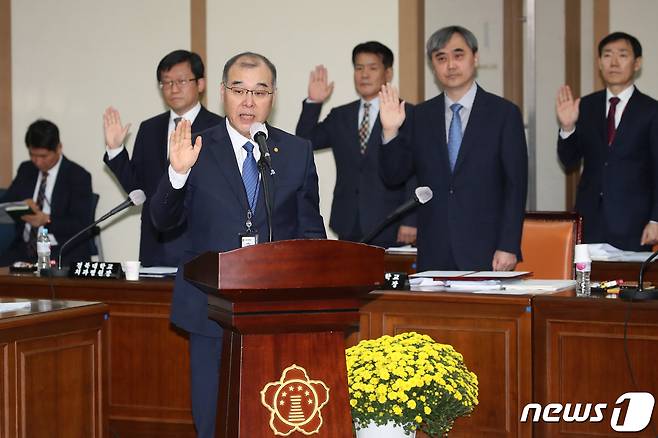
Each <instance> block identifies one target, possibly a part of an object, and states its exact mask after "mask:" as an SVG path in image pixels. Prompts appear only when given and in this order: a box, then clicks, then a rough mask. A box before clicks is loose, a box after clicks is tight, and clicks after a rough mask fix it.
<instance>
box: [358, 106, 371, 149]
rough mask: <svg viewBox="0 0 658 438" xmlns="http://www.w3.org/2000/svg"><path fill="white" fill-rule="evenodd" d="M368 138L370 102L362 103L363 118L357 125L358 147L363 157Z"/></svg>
mask: <svg viewBox="0 0 658 438" xmlns="http://www.w3.org/2000/svg"><path fill="white" fill-rule="evenodd" d="M368 138H370V102H364V103H363V118H362V119H361V125H359V146H360V151H361V155H365V153H366V149H367V148H368Z"/></svg>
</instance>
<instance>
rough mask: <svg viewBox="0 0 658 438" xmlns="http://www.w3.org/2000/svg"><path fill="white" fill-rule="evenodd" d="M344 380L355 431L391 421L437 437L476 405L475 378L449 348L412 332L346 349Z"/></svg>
mask: <svg viewBox="0 0 658 438" xmlns="http://www.w3.org/2000/svg"><path fill="white" fill-rule="evenodd" d="M346 358H347V380H348V384H349V393H350V405H351V407H352V419H353V420H354V424H355V427H356V429H361V428H364V427H367V425H368V424H369V423H370V422H373V423H375V424H378V425H383V424H386V423H388V422H393V423H395V424H396V425H398V426H401V427H403V428H404V430H405V431H407V432H411V431H415V430H417V429H420V430H422V431H423V432H425V433H427V434H428V435H430V436H443V434H445V433H446V432H448V431H449V430H450V429H451V428H452V425H453V423H454V421H455V420H456V419H457V418H458V417H460V416H463V415H468V414H470V413H471V412H472V411H473V409H474V408H475V406H476V405H477V403H478V399H477V397H478V381H477V376H476V375H475V374H474V373H472V372H470V371H469V370H468V369H467V368H466V366H465V365H464V360H463V357H462V355H461V354H460V353H458V352H457V351H455V349H454V348H453V347H452V346H451V345H445V344H439V343H437V342H435V341H434V340H433V339H432V338H430V337H429V336H427V335H421V334H418V333H415V332H408V333H401V334H399V335H397V336H393V337H391V336H382V337H381V338H378V339H373V340H363V341H361V342H359V344H358V345H356V346H354V347H351V348H348V349H347V351H346Z"/></svg>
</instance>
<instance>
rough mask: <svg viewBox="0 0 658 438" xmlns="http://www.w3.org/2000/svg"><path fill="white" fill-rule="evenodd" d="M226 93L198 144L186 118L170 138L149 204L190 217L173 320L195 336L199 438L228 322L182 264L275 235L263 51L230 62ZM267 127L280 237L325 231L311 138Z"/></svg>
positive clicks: (166, 223)
mask: <svg viewBox="0 0 658 438" xmlns="http://www.w3.org/2000/svg"><path fill="white" fill-rule="evenodd" d="M220 92H221V96H222V101H223V105H224V112H225V114H226V121H225V123H222V124H220V125H218V126H216V127H214V128H210V129H207V130H205V131H203V132H201V133H199V134H198V136H196V139H195V140H194V142H193V141H192V134H191V129H190V124H189V122H188V121H183V122H181V123H180V124H179V126H178V128H176V130H175V131H174V133H173V135H172V138H171V145H170V148H171V153H170V162H171V164H170V166H169V169H168V172H167V174H166V175H165V176H164V177H163V178H162V180H161V181H160V184H159V185H158V188H157V191H156V193H155V194H154V195H153V198H152V201H151V206H150V207H151V216H152V218H153V222H154V224H155V225H156V226H157V227H158V229H168V228H171V227H176V226H178V225H180V224H182V223H186V224H187V229H186V233H185V238H186V240H185V242H186V250H185V255H184V257H183V260H182V263H181V266H180V267H179V270H178V274H177V276H176V283H175V286H174V295H173V299H172V304H171V309H172V311H171V321H172V322H173V323H174V324H175V325H176V326H178V327H180V328H182V329H184V330H186V331H187V332H189V334H190V368H191V377H192V384H191V387H192V413H193V416H194V423H195V426H196V428H197V434H198V435H197V436H199V437H214V431H215V415H216V406H217V394H218V385H219V383H218V380H219V361H220V354H221V341H222V330H221V328H220V327H219V325H218V324H217V323H216V322H214V321H212V320H209V319H208V312H207V305H208V301H207V296H206V294H205V293H203V292H202V291H201V290H199V289H198V288H196V287H195V286H193V285H192V284H191V283H189V282H188V281H186V280H185V279H184V276H183V269H182V264H183V263H184V262H187V261H189V260H191V259H192V258H194V257H196V256H198V255H200V254H202V253H204V252H206V251H212V252H224V251H229V250H232V249H235V248H238V247H240V246H241V243H243V242H246V241H247V239H246V238H248V237H252V238H253V237H254V236H258V239H259V240H260V241H261V242H264V241H266V240H267V239H268V234H269V233H268V226H267V217H266V212H265V197H264V196H265V193H264V190H263V184H262V181H261V180H260V177H259V176H258V174H257V170H255V169H256V162H257V161H258V160H259V159H260V151H259V148H258V146H255V142H254V141H253V140H251V136H250V133H249V129H250V127H251V125H252V124H253V123H254V122H265V121H266V120H267V118H268V116H269V114H270V111H271V110H272V104H273V102H274V93H275V92H276V69H275V67H274V65H272V63H271V62H270V61H269V60H268V59H267V58H265V57H264V56H262V55H259V54H255V53H251V52H246V53H241V54H239V55H236V56H234V57H233V58H231V59H230V60H228V61H227V63H226V65H225V66H224V72H223V76H222V85H221V90H220ZM266 130H267V131H268V140H267V142H268V144H269V148H270V152H271V163H272V168H273V169H274V170H275V174H274V175H270V174H269V173H268V174H267V178H268V179H269V186H270V187H271V192H272V194H271V196H270V201H271V205H272V235H273V239H274V240H283V239H301V238H324V237H326V234H325V230H324V225H323V222H322V217H321V216H320V211H319V195H318V177H317V173H316V170H315V164H314V161H313V149H312V146H311V144H310V142H309V141H308V140H303V139H301V138H299V137H295V136H293V135H291V134H288V133H286V132H284V131H281V130H279V129H277V128H274V127H271V126H270V127H267V128H266ZM254 146H255V147H254ZM243 238H244V239H243ZM245 269H249V267H248V266H246V267H245Z"/></svg>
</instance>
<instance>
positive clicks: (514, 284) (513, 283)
mask: <svg viewBox="0 0 658 438" xmlns="http://www.w3.org/2000/svg"><path fill="white" fill-rule="evenodd" d="M575 286H576V280H548V279H546V280H542V279H537V278H533V279H529V280H506V281H504V282H503V287H504V288H505V290H506V291H525V292H528V291H547V292H555V291H559V290H565V289H569V288H572V287H575Z"/></svg>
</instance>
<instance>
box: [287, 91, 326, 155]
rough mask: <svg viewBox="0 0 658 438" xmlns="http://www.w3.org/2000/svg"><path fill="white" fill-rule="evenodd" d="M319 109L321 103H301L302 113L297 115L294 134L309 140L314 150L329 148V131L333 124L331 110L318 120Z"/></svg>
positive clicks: (320, 109)
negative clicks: (321, 119)
mask: <svg viewBox="0 0 658 438" xmlns="http://www.w3.org/2000/svg"><path fill="white" fill-rule="evenodd" d="M320 111H322V104H321V103H307V102H306V101H304V102H303V103H302V113H301V114H300V115H299V121H298V122H297V128H296V129H295V134H296V135H298V136H299V137H302V138H305V139H307V140H310V141H311V144H312V145H313V149H314V150H319V149H325V148H330V147H332V146H333V145H332V144H331V143H332V141H331V138H332V136H331V131H332V125H333V120H334V118H335V117H334V116H333V112H332V113H330V114H329V116H327V118H326V119H325V120H324V121H322V122H318V121H319V120H320Z"/></svg>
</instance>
